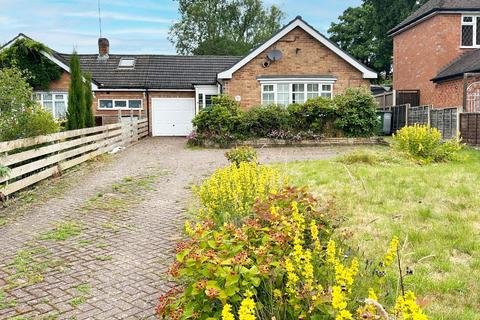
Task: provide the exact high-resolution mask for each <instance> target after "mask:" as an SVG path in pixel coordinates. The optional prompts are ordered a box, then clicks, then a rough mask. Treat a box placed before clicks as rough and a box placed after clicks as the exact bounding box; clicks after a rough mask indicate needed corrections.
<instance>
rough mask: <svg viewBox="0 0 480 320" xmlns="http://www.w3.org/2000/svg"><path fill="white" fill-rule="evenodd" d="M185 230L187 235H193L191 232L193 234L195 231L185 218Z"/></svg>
mask: <svg viewBox="0 0 480 320" xmlns="http://www.w3.org/2000/svg"><path fill="white" fill-rule="evenodd" d="M185 232H186V233H187V234H188V235H189V236H193V234H195V231H194V230H193V229H192V226H191V225H190V221H188V220H185Z"/></svg>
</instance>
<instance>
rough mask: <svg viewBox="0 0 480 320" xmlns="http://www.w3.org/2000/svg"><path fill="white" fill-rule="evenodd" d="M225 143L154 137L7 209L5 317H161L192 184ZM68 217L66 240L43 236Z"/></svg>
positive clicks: (317, 153) (294, 155)
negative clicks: (143, 180)
mask: <svg viewBox="0 0 480 320" xmlns="http://www.w3.org/2000/svg"><path fill="white" fill-rule="evenodd" d="M346 150H348V148H339V147H336V148H334V149H333V148H274V149H262V150H259V160H260V162H262V163H268V162H288V161H293V160H307V159H325V158H331V157H333V156H336V155H337V154H339V153H342V152H345V151H346ZM224 152H225V150H191V149H186V148H185V140H184V139H183V138H178V139H177V138H147V139H145V140H143V141H140V142H139V143H137V144H136V145H134V146H131V147H129V148H127V149H126V150H124V151H122V152H121V153H118V154H116V155H114V156H111V157H109V159H108V160H106V161H103V162H99V163H95V164H88V165H85V166H83V167H81V168H79V169H77V170H76V171H75V172H71V173H68V174H66V175H64V176H63V177H61V178H59V179H57V180H56V181H53V182H49V183H48V184H46V185H42V186H41V187H39V189H42V190H39V191H35V192H33V193H32V194H34V195H35V196H32V199H30V200H29V199H28V198H27V199H24V200H22V201H20V202H19V203H17V204H13V205H12V206H10V207H7V208H6V209H2V210H1V211H0V217H2V216H6V217H7V219H6V223H5V224H4V225H3V226H0V319H11V318H12V319H42V320H43V319H45V320H46V319H77V320H80V319H155V306H156V302H157V299H158V297H159V296H160V294H161V293H164V292H166V291H167V290H168V289H169V288H170V287H171V286H172V284H171V283H169V281H168V279H167V277H166V275H165V273H166V271H167V269H168V265H169V263H170V262H171V261H172V257H173V248H174V244H175V242H176V241H178V240H179V239H180V237H181V234H182V233H181V228H182V226H183V221H184V220H185V215H184V213H185V209H186V208H187V207H188V206H189V204H191V201H192V194H191V192H190V186H191V185H192V184H194V183H199V182H200V181H201V180H202V179H203V178H204V177H206V176H207V175H208V174H209V173H211V172H212V171H213V170H214V169H215V168H218V167H220V166H224V165H226V164H227V162H226V160H225V159H224V156H223V154H224ZM144 176H148V177H149V176H155V178H154V179H153V180H152V181H153V182H152V184H151V185H148V186H146V187H145V185H142V186H140V184H139V188H140V191H138V190H137V191H135V190H132V189H129V190H128V192H126V193H122V194H120V196H121V197H123V198H122V199H123V201H127V202H124V203H121V205H120V207H123V209H124V210H122V208H117V207H115V206H114V205H115V202H109V203H110V204H109V206H113V208H110V207H107V209H106V210H102V209H101V208H100V207H102V204H103V203H106V202H104V201H103V199H107V200H108V199H111V198H109V192H113V193H115V190H116V189H115V186H116V185H117V186H118V183H119V182H121V181H122V179H124V178H126V177H134V179H136V178H138V177H144ZM123 181H129V180H123ZM142 188H143V189H142ZM43 189H45V190H43ZM112 190H113V191H112ZM114 196H116V195H115V194H113V196H112V197H114ZM117 196H118V195H117ZM103 197H105V198H103ZM92 199H94V200H95V199H96V201H97V202H93V205H92V203H91V201H92ZM99 199H100V200H99ZM107 200H105V201H107ZM89 201H90V202H89ZM89 203H90V205H88V204H89ZM99 208H100V209H99ZM4 221H5V220H4ZM66 222H71V223H74V224H75V225H77V226H79V225H80V226H81V228H80V231H78V230H77V232H76V233H73V234H71V233H69V231H68V227H66V228H67V229H66V230H64V231H65V233H66V234H67V237H66V239H64V240H62V239H52V238H51V237H50V238H49V237H48V236H47V237H46V236H45V235H46V234H47V235H48V234H51V233H52V230H56V229H55V226H57V231H59V232H60V234H59V236H60V238H61V236H62V234H61V231H62V230H61V228H60V227H59V226H62V225H65V223H66ZM0 225H1V224H0ZM49 232H50V233H49ZM42 235H43V236H42ZM16 275H17V276H16ZM12 283H14V284H13V285H12Z"/></svg>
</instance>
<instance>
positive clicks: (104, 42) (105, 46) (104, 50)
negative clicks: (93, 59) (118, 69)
mask: <svg viewBox="0 0 480 320" xmlns="http://www.w3.org/2000/svg"><path fill="white" fill-rule="evenodd" d="M109 51H110V43H109V42H108V39H107V38H100V39H98V59H99V60H107V59H108V54H109Z"/></svg>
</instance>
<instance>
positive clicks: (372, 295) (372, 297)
mask: <svg viewBox="0 0 480 320" xmlns="http://www.w3.org/2000/svg"><path fill="white" fill-rule="evenodd" d="M368 299H370V300H373V301H378V297H377V295H376V294H375V291H374V290H373V289H372V288H370V289H368Z"/></svg>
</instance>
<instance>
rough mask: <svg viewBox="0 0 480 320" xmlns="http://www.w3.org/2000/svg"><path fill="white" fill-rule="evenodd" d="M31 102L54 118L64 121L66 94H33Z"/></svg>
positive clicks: (66, 102)
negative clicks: (34, 102)
mask: <svg viewBox="0 0 480 320" xmlns="http://www.w3.org/2000/svg"><path fill="white" fill-rule="evenodd" d="M33 100H35V101H36V102H38V103H39V104H40V105H41V106H42V108H43V109H44V110H45V111H48V112H50V113H51V114H52V115H53V117H54V118H57V119H65V117H66V115H67V104H68V94H66V93H63V92H35V93H34V94H33Z"/></svg>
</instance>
